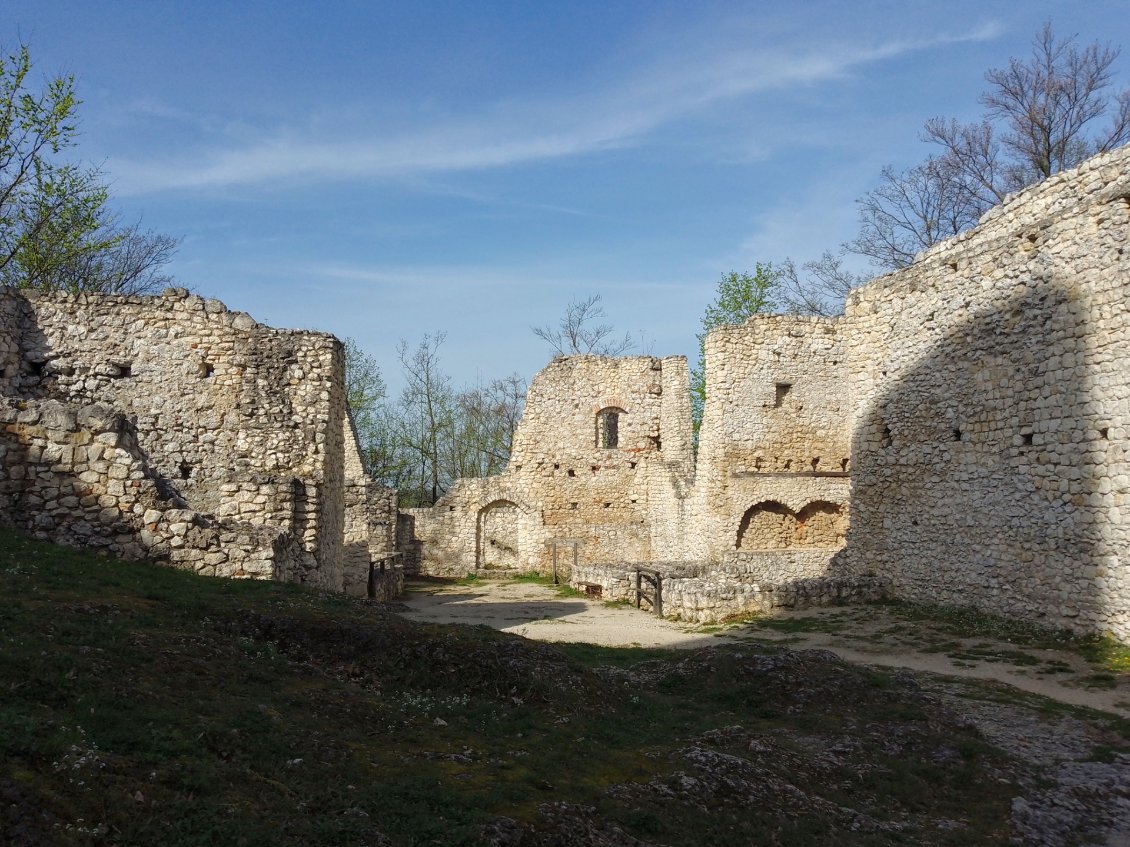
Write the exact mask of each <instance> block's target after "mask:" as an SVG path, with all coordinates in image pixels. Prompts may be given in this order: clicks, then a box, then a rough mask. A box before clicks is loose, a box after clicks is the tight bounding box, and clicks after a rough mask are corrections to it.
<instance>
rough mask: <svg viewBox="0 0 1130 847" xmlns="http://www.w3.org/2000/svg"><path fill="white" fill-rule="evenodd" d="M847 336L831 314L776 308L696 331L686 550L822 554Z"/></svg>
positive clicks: (842, 467)
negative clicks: (694, 438)
mask: <svg viewBox="0 0 1130 847" xmlns="http://www.w3.org/2000/svg"><path fill="white" fill-rule="evenodd" d="M847 346H848V343H847V339H846V338H845V332H844V328H843V327H842V325H841V324H840V322H839V321H837V320H829V319H823V318H807V317H794V316H783V315H756V316H754V317H752V318H750V319H749V320H748V321H747V322H746V323H745V324H744V325H742V326H732V327H721V328H719V329H716V330H714V331H713V332H711V333H710V335H709V336H708V337H707V340H706V407H705V410H704V414H703V421H702V428H701V430H700V435H699V455H698V472H697V475H696V480H695V495H694V499H695V508H694V514H695V518H696V520H697V523H698V530H699V539H700V542H699V545H698V546H697V547H694V546H688V551H687V552H688V553H689V554H690V555H691V556H692V557H696V558H697V557H701V558H705V559H707V560H709V561H711V562H715V563H717V562H720V561H722V560H723V558H725V557H726V556H727V555H729V554H730V553H732V552H733V551H735V550H738V549H740V550H743V551H753V550H780V549H808V550H811V549H817V550H823V551H825V553H824V554H823V558H824V561H825V562H826V563H830V562H831V560H832V555H833V553H834V552H835V550H836V549H838V548H840V547H842V545H843V540H844V534H845V532H846V528H847V527H846V523H847V518H846V515H847V500H848V487H849V474H850V471H851V468H850V465H851V461H850V455H851V453H850V448H851V422H850V419H849V415H848V409H849V405H848V396H847V390H846V384H845V379H844V375H845V372H846V357H847V350H846V348H847ZM800 576H801V574H799V573H798V574H797V578H800Z"/></svg>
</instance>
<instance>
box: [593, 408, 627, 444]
mask: <svg viewBox="0 0 1130 847" xmlns="http://www.w3.org/2000/svg"><path fill="white" fill-rule="evenodd" d="M622 412H623V410H622V409H601V410H600V411H599V412H597V415H596V445H597V446H598V447H601V448H603V449H605V450H611V449H614V448H616V447H619V446H620V415H621V414H622Z"/></svg>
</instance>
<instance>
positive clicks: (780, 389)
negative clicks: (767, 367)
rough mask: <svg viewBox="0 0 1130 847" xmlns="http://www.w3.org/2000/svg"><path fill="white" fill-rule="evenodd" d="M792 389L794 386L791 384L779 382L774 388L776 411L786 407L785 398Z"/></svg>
mask: <svg viewBox="0 0 1130 847" xmlns="http://www.w3.org/2000/svg"><path fill="white" fill-rule="evenodd" d="M792 387H793V385H792V383H791V382H778V383H777V385H776V386H775V387H774V394H773V408H774V409H779V408H781V406H783V405H784V403H785V398H786V397H787V396H788V394H789V391H790V390H791V389H792Z"/></svg>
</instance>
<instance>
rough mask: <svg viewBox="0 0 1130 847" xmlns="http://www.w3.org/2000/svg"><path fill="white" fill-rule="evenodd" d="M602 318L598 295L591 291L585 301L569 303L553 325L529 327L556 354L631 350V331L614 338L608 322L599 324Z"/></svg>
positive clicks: (632, 345)
mask: <svg viewBox="0 0 1130 847" xmlns="http://www.w3.org/2000/svg"><path fill="white" fill-rule="evenodd" d="M604 317H605V314H604V307H603V306H601V305H600V295H599V294H594V295H592V296H591V297H588V298H587V299H585V300H573V301H572V302H571V303H569V305H568V306H567V307H566V308H565V314H564V315H563V316H562V317H561V320H560V321H559V322H558V324H557V326H556V327H554V326H551V325H549V324H546V325H545V326H541V327H537V326H534V327H530V329H532V330H533V332H534V335H536V336H537V337H538V338H540V339H541V340H542V341H545V342H547V343H548V344H549V346H550V347H552V348H553V351H554V352H555V353H556V354H557V355H559V356H572V355H574V354H577V353H591V354H593V355H596V356H619V355H621V354H622V353H625V352H627V351H628V350H631V349H632V348H633V347H634V346H635V341H633V340H632V336H631V334H630V333H627V332H625V333H624V337H623V338H617V337H616V336H615V334H614V333H615V330H613V328H612V325H611V324H606V323H598V321H600V320H601V319H602V318H604Z"/></svg>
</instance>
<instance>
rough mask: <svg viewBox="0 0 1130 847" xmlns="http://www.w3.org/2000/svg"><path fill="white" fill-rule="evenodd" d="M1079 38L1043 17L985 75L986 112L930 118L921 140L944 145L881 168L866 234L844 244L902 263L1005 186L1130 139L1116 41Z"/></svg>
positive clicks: (868, 204)
mask: <svg viewBox="0 0 1130 847" xmlns="http://www.w3.org/2000/svg"><path fill="white" fill-rule="evenodd" d="M1075 38H1076V37H1075V36H1071V37H1069V38H1065V39H1062V40H1059V39H1057V38H1056V36H1055V33H1054V32H1053V31H1052V27H1051V24H1050V23H1047V24H1045V25H1044V27H1043V28H1042V29H1041V30H1040V32H1039V33H1038V34H1037V35H1036V38H1035V40H1034V41H1033V45H1032V55H1031V57H1030V58H1028V59H1027V60H1021V59H1017V58H1011V59H1009V62H1008V66H1007V67H1005V68H995V69H992V70H990V71H988V73H986V74H985V80H986V82H988V85H989V87H988V89H987V90H986V91H985V93H984V94H983V95H982V96H981V103H982V104H983V105H984V106H985V107H986V109H987V111H986V113H985V117H984V118H983V119H982V120H980V121H976V122H974V123H968V124H965V123H960V122H958V121H956V120H953V119H945V118H933V119H932V120H930V121H928V122H927V123H926V126H925V128H924V129H923V135H922V137H923V140H925V141H928V142H930V143H932V144H936V145H937V146H938V147H939V148H941V153H940V154H939V155H937V156H933V157H931V158H930V159H928V160H927V161H926V162H925V163H923V164H922V165H919V166H917V167H914V168H909V169H908V170H905V171H902V172H896V171H894V170H893V169H892V168H889V167H888V168H885V169H884V170H883V174H882V181H881V183H880V185H879V187H878V188H876V189H875V190H873V191H871V192H869V193H868V194H867V195H865V196H864V197H863V198H862V199H861V200H860V201H859V210H860V234H859V236H858V237H857V238H856V239H855V240H854V241H852V242H849V243H848V244H846V245H845V247H846V249H848V250H849V251H851V252H854V253H860V254H862V255H864V256H867V257H869V258H870V259H871V260H872V262H874V264H875V265H876V266H877V267H879V268H881V269H884V270H893V269H895V268H900V267H905V266H906V265H908V264H910V262H911V261H913V259H914V256H915V254H916V253H918V252H919V251H921V250H923V249H925V248H927V247H930V246H931V245H933V244H936V243H937V242H938V241H941V240H943V239H946V238H949V237H951V236H953V235H956V234H957V233H959V232H962V231H964V230H965V229H968V228H969V227H970V226H972V225H974V224H975V223H976V222H977V220H978V218H980V216H981V215H983V214H984V213H985V212H986V211H987V210H988V209H989V208H991V207H992V206H993V205H995V204H997V203H999V202H1001V201H1002V200H1003V199H1004V198H1005V197H1006V196H1008V194H1009V193H1011V192H1014V191H1018V190H1020V189H1021V188H1024V187H1025V186H1028V185H1032V184H1033V183H1036V182H1039V181H1040V180H1042V179H1046V178H1047V177H1049V176H1051V175H1052V174H1054V173H1058V172H1059V171H1062V170H1066V169H1069V168H1073V167H1075V166H1076V165H1078V164H1079V163H1081V162H1082V161H1083V160H1084V159H1087V158H1088V157H1090V156H1093V155H1095V154H1096V153H1101V152H1104V151H1107V150H1113V149H1114V148H1115V147H1119V146H1121V145H1123V144H1125V143H1127V141H1130V89H1126V90H1124V91H1121V92H1119V93H1116V94H1112V93H1110V91H1109V89H1110V86H1111V82H1112V79H1113V72H1112V70H1111V69H1112V66H1113V64H1114V61H1115V60H1116V59H1117V58H1118V55H1119V51H1118V49H1117V48H1114V47H1111V46H1110V45H1109V44H1107V45H1102V44H1099V43H1098V42H1094V43H1092V44H1090V45H1088V46H1086V47H1084V48H1080V47H1078V46H1077V45H1076V43H1075ZM1107 115H1110V116H1111V121H1110V123H1109V124H1108V125H1107V126H1105V127H1100V126H1099V125H1098V122H1099V121H1100V120H1101V119H1102V118H1104V117H1105V116H1107Z"/></svg>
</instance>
